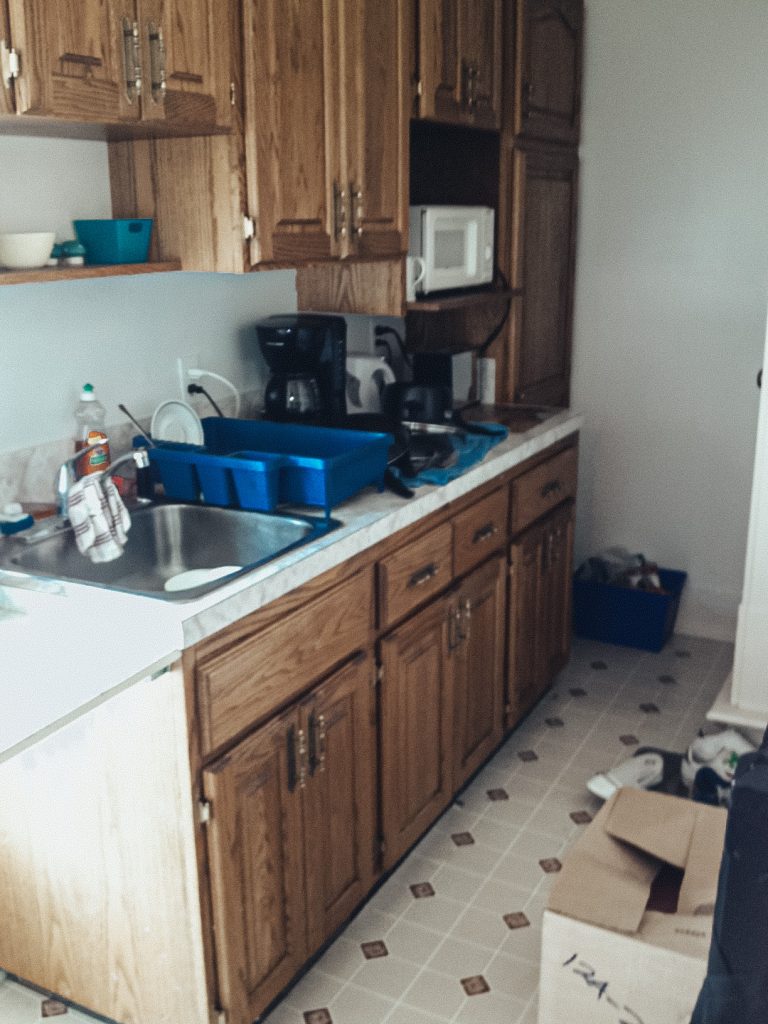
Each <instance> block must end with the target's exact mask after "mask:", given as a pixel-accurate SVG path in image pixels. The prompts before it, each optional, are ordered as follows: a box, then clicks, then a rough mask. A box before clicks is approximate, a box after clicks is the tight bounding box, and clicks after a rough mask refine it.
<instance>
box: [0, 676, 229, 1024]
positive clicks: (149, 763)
mask: <svg viewBox="0 0 768 1024" xmlns="http://www.w3.org/2000/svg"><path fill="white" fill-rule="evenodd" d="M0 786H1V787H2V793H3V798H2V801H0V836H1V837H2V840H1V841H0V849H1V850H2V855H1V856H0V906H2V908H3V926H2V928H0V965H2V967H3V968H4V969H5V970H8V971H11V972H12V973H14V974H16V975H18V976H19V977H21V978H23V979H26V980H27V981H30V982H32V983H33V984H36V985H39V986H40V987H41V988H43V989H45V990H47V991H53V992H56V993H57V994H59V995H62V996H64V997H65V998H67V999H70V1000H72V1001H73V1002H75V1003H79V1004H80V1005H82V1006H87V1007H89V1008H90V1009H91V1010H93V1011H95V1012H96V1013H99V1014H102V1015H103V1016H105V1017H108V1018H110V1019H113V1020H119V1021H122V1022H124V1024H179V1021H184V1022H185V1024H187V1022H189V1024H209V1019H210V1018H209V1006H208V998H207V992H206V985H205V968H204V961H203V943H202V928H201V922H200V910H199V893H198V871H197V864H196V857H195V832H194V826H193V820H194V819H193V805H192V784H191V778H190V768H189V759H188V736H187V727H186V711H185V705H184V684H183V678H182V673H181V670H180V669H174V670H173V671H171V672H166V673H165V674H163V675H160V676H158V677H157V678H156V679H151V678H146V679H143V680H141V681H140V682H138V683H135V684H134V685H132V686H129V687H127V688H126V689H124V690H123V691H122V692H120V693H117V694H115V695H113V696H112V697H111V698H110V699H109V700H108V701H107V702H106V703H104V704H101V705H100V706H98V707H96V708H94V709H92V710H91V711H88V712H86V713H85V714H84V715H82V716H81V717H80V718H78V719H76V720H75V721H74V722H71V723H70V724H68V725H65V726H63V727H62V728H61V729H59V730H58V731H57V732H54V733H53V734H52V735H50V736H48V737H46V738H44V739H42V740H40V741H39V742H38V743H36V744H35V745H34V746H32V747H30V748H29V749H28V750H25V751H22V752H21V753H19V754H17V755H16V756H14V757H13V758H11V759H10V760H8V761H5V762H4V763H2V764H0Z"/></svg>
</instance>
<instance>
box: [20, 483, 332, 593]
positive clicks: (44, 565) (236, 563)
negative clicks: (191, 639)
mask: <svg viewBox="0 0 768 1024" xmlns="http://www.w3.org/2000/svg"><path fill="white" fill-rule="evenodd" d="M339 525H340V524H339V522H338V521H337V520H333V519H327V520H326V519H313V518H310V517H303V516H288V515H278V514H274V515H273V514H268V513H263V512H247V511H242V510H238V509H229V508H216V507H213V506H210V505H184V504H180V503H178V504H176V503H173V504H171V503H169V504H158V505H147V506H144V507H140V508H137V509H135V510H133V511H132V512H131V529H130V531H129V533H128V542H127V543H126V545H125V550H124V551H123V554H122V555H121V556H120V558H117V559H116V560H115V561H113V562H106V563H103V564H98V563H97V564H94V563H93V562H91V561H90V560H89V559H88V558H87V557H86V556H85V555H81V554H80V552H79V551H78V550H77V547H76V545H75V539H74V535H73V532H72V529H71V527H65V528H63V529H60V530H58V531H56V532H55V533H54V534H53V535H48V536H39V535H38V537H37V538H36V537H35V535H34V534H28V535H25V534H19V535H18V537H14V538H9V539H8V540H6V541H5V542H4V543H2V544H0V568H2V569H5V570H8V571H12V572H20V573H24V574H26V575H31V576H43V577H46V578H48V579H56V580H67V581H73V582H77V583H87V584H92V585H93V586H98V587H106V588H108V589H110V590H125V591H129V592H131V593H136V594H145V595H148V596H151V597H159V598H162V599H163V600H166V601H174V600H188V599H190V598H194V597H199V596H200V595H201V594H205V593H207V592H208V591H210V590H213V589H214V588H215V587H219V586H221V585H222V584H223V583H227V582H229V581H230V580H232V579H233V578H235V577H236V576H239V575H241V574H242V573H243V572H248V571H249V570H251V569H254V568H256V567H257V566H259V565H263V564H264V563H265V562H268V561H270V560H271V559H273V558H277V557H278V556H279V555H282V554H284V553H285V552H286V551H290V550H291V549H292V548H295V547H298V546H299V545H301V544H306V543H308V542H309V541H311V540H314V539H315V538H316V537H319V536H321V535H323V534H325V533H327V532H328V531H329V530H331V529H334V528H335V527H337V526H339ZM220 566H229V567H230V568H231V571H230V572H227V573H226V574H225V575H223V576H220V577H218V578H216V579H211V580H209V581H207V582H202V583H200V584H199V585H196V586H191V587H188V588H186V589H182V590H178V591H168V590H166V589H165V585H166V583H167V582H168V581H169V580H172V579H174V577H177V576H179V575H180V574H181V573H187V572H189V571H190V570H202V569H216V568H217V567H220Z"/></svg>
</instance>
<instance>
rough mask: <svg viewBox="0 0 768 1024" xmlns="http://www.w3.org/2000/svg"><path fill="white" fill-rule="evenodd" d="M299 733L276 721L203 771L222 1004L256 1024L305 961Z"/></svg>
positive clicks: (287, 719) (292, 724) (294, 723)
mask: <svg viewBox="0 0 768 1024" xmlns="http://www.w3.org/2000/svg"><path fill="white" fill-rule="evenodd" d="M302 740H304V741H305V736H302V734H301V730H300V725H299V716H298V712H296V711H292V712H290V713H289V714H286V715H283V716H280V717H279V718H278V719H277V720H274V721H272V722H270V723H269V724H268V725H266V726H264V728H262V729H259V730H258V731H257V732H255V733H253V734H252V735H251V736H250V737H249V738H248V739H246V740H243V742H242V743H240V744H239V746H237V747H235V748H234V750H232V751H231V752H230V753H229V754H227V755H225V756H224V757H222V758H221V759H220V760H218V761H216V762H214V763H213V764H212V765H211V766H210V767H209V768H206V769H205V770H204V772H203V785H204V790H205V796H206V798H207V799H208V800H209V801H211V803H212V817H211V820H210V821H209V823H208V826H207V829H208V857H209V862H210V870H211V896H212V909H213V921H214V941H215V957H216V970H217V981H218V989H219V1000H220V1002H221V1004H222V1008H223V1009H225V1010H226V1011H227V1012H228V1014H229V1019H231V1020H233V1021H238V1022H245V1021H250V1020H253V1019H254V1018H256V1017H258V1016H259V1014H260V1013H261V1011H262V1010H263V1008H264V1007H265V1006H266V1005H267V1004H268V1003H269V1002H270V1000H271V999H273V998H274V997H275V996H276V995H277V993H278V992H279V991H280V990H281V989H282V988H283V987H284V986H285V985H286V984H287V983H288V981H290V979H291V978H292V977H293V975H294V974H295V973H296V971H297V970H298V969H299V967H300V966H301V964H302V963H303V961H304V959H305V956H306V921H305V916H304V902H305V901H304V879H303V864H302V844H301V798H300V789H301V785H302V782H303V781H304V782H305V781H306V779H302V763H301V761H302V759H301V752H300V749H299V748H300V743H301V741H302Z"/></svg>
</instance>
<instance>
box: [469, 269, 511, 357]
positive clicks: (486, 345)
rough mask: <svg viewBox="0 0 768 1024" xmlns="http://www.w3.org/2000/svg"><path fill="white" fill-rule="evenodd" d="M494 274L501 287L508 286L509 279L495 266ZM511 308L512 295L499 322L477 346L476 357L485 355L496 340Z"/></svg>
mask: <svg viewBox="0 0 768 1024" xmlns="http://www.w3.org/2000/svg"><path fill="white" fill-rule="evenodd" d="M496 276H497V277H498V278H499V279H500V280H501V284H502V287H503V288H509V281H507V279H506V277H505V276H504V275H503V274H502V272H501V270H500V269H499V268H498V267H496ZM511 310H512V296H510V297H509V298H508V299H507V308H506V309H505V310H504V315H503V316H502V318H501V320H499V322H498V323H497V324H496V326H495V327H494V328H493V330H492V331H491V333H490V334H489V335H488V337H487V338H486V339H485V341H484V342H483V344H482V345H481V346H480V347H479V348H478V350H477V356H478V359H482V358H483V357H484V356H485V353H486V352H487V351H488V349H489V348H490V347H491V345H492V344H493V343H494V341H496V339H497V338H498V336H499V335H500V334H501V331H502V328H503V327H504V324H505V323H506V322H507V319H508V317H509V314H510V312H511Z"/></svg>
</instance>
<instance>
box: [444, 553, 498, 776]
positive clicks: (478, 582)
mask: <svg viewBox="0 0 768 1024" xmlns="http://www.w3.org/2000/svg"><path fill="white" fill-rule="evenodd" d="M504 570H505V565H504V559H503V558H502V557H500V556H499V557H497V558H493V559H491V561H490V562H487V563H486V564H485V565H482V566H481V567H480V568H479V569H475V571H474V572H473V573H472V574H471V575H470V576H468V577H467V578H466V579H465V580H464V581H463V582H462V583H461V584H460V586H459V589H458V592H457V594H456V596H455V598H453V600H452V611H453V616H454V624H453V633H452V637H451V642H452V647H453V655H452V656H453V671H452V680H453V788H454V790H457V789H460V788H461V786H463V784H464V783H465V782H466V781H467V779H468V778H469V777H470V776H471V775H472V774H473V773H474V772H475V771H477V769H478V768H479V767H480V765H481V764H482V763H483V762H484V761H485V760H487V758H488V757H490V755H491V753H492V752H493V751H494V749H495V748H496V746H497V745H498V744H499V743H500V742H501V738H502V735H503V732H504V656H505V650H504V647H505V644H504V632H505V621H504V620H505V596H506V595H505V591H506V580H505V571H504Z"/></svg>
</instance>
